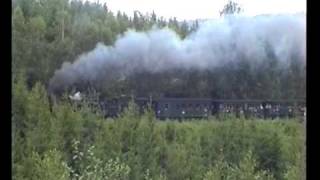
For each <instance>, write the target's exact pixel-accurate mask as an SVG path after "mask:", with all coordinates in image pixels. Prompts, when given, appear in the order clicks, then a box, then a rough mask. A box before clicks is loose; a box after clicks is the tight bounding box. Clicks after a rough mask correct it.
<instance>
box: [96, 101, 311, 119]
mask: <svg viewBox="0 0 320 180" xmlns="http://www.w3.org/2000/svg"><path fill="white" fill-rule="evenodd" d="M130 100H131V98H118V99H110V100H102V101H101V102H100V106H101V108H102V111H103V112H104V114H105V116H106V117H117V116H118V115H119V114H120V113H121V112H122V111H123V110H124V109H125V108H126V107H127V106H128V102H129V101H130ZM134 102H135V104H136V105H137V106H138V107H139V111H140V113H143V110H144V109H146V108H147V106H148V105H151V108H152V109H153V110H154V112H155V115H156V117H157V118H158V119H167V118H168V119H186V118H208V117H209V116H210V115H211V116H219V115H221V114H234V115H236V116H237V117H240V116H244V117H246V118H249V117H257V118H272V119H274V118H277V117H296V116H303V115H305V112H306V109H305V101H301V100H291V101H285V100H277V101H274V100H221V99H210V98H157V99H152V98H144V97H140V98H134Z"/></svg>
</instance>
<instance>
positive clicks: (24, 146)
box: [12, 77, 304, 180]
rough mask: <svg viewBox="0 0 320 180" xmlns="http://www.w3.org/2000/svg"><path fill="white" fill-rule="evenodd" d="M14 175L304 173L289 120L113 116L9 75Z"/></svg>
mask: <svg viewBox="0 0 320 180" xmlns="http://www.w3.org/2000/svg"><path fill="white" fill-rule="evenodd" d="M12 104H13V124H12V125H13V132H12V133H13V142H12V143H13V144H12V146H13V147H12V149H13V154H12V156H13V158H12V160H13V179H17V180H18V179H57V178H59V179H139V180H140V179H237V180H239V179H243V180H245V179H290V180H294V179H301V176H302V174H303V172H304V169H303V167H301V165H303V161H302V160H301V159H302V158H301V157H302V155H303V154H302V152H303V140H304V134H303V126H302V124H301V123H299V122H298V121H296V120H294V119H284V120H281V121H278V120H276V121H275V120H273V121H272V120H259V119H252V120H245V119H220V120H219V119H215V118H210V120H191V121H184V122H178V121H158V120H156V119H155V118H154V115H153V113H152V112H151V111H146V113H145V114H143V115H139V113H138V112H137V110H136V108H135V106H134V105H133V104H131V105H130V106H129V108H128V109H127V110H126V112H124V114H122V115H121V116H120V117H119V118H116V119H104V118H103V117H102V116H100V115H99V113H93V111H92V110H91V109H90V108H89V107H87V106H85V105H84V106H83V107H81V108H79V107H75V106H73V105H71V104H70V103H69V102H68V101H64V100H62V101H61V102H60V103H59V104H55V105H53V106H52V107H51V108H50V105H49V102H48V99H47V94H46V91H45V89H44V87H43V86H42V85H41V84H39V83H37V84H36V85H35V86H34V87H33V88H32V89H31V90H28V89H27V87H26V84H25V82H24V81H23V80H21V78H18V77H17V79H16V80H15V81H13V99H12Z"/></svg>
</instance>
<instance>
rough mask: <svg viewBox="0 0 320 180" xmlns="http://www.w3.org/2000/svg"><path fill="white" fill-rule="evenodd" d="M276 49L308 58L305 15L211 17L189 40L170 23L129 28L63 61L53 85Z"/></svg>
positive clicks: (260, 56) (196, 65)
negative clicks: (145, 28)
mask: <svg viewBox="0 0 320 180" xmlns="http://www.w3.org/2000/svg"><path fill="white" fill-rule="evenodd" d="M267 48H269V49H267ZM270 51H271V52H273V54H274V55H275V57H276V59H277V60H278V61H279V62H280V63H281V64H283V65H285V64H287V63H288V62H289V61H290V60H291V58H292V57H293V56H297V57H298V59H299V60H301V61H303V63H305V58H306V53H305V52H306V19H305V15H272V16H271V15H265V16H256V17H233V16H231V17H228V18H223V19H219V20H212V21H206V22H204V23H202V24H200V26H199V28H198V30H197V31H195V32H193V33H192V34H190V35H189V36H187V37H186V38H185V39H183V40H182V39H180V37H179V36H178V35H177V34H176V33H175V32H174V31H172V30H170V29H168V28H163V29H159V28H153V29H152V30H150V31H148V32H135V31H134V30H128V31H127V32H126V33H125V34H124V35H123V36H121V37H118V39H117V40H116V42H115V44H114V45H113V46H105V45H104V44H102V43H98V44H97V46H96V48H95V49H94V50H92V51H91V52H88V53H85V54H82V55H81V56H79V58H78V59H77V60H75V61H74V63H72V64H71V63H69V62H65V63H63V65H62V67H61V69H59V70H57V71H56V72H55V74H54V76H53V77H52V79H51V81H50V87H51V88H53V89H54V88H62V87H68V86H72V85H74V84H75V83H81V82H83V81H89V82H90V81H95V80H97V79H101V78H102V79H103V78H108V76H109V75H110V74H111V72H117V73H121V74H122V76H129V75H130V74H132V73H134V72H139V71H147V72H151V73H152V72H162V71H164V70H170V69H185V70H188V69H198V70H205V69H206V70H208V69H212V68H214V67H217V66H220V65H225V64H228V63H232V62H236V61H237V60H239V58H240V57H242V58H246V59H248V60H249V61H252V63H255V64H259V63H260V62H261V61H263V60H265V59H266V58H267V56H268V52H270Z"/></svg>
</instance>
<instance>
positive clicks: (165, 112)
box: [155, 98, 212, 119]
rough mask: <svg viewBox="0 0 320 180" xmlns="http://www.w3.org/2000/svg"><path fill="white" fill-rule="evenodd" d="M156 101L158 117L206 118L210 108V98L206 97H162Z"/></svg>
mask: <svg viewBox="0 0 320 180" xmlns="http://www.w3.org/2000/svg"><path fill="white" fill-rule="evenodd" d="M156 101H157V106H156V109H155V112H156V116H157V118H159V119H166V118H176V119H181V118H208V116H209V115H210V113H211V109H212V103H211V99H206V98H163V99H157V100H156Z"/></svg>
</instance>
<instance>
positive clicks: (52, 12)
mask: <svg viewBox="0 0 320 180" xmlns="http://www.w3.org/2000/svg"><path fill="white" fill-rule="evenodd" d="M227 9H228V8H227ZM229 9H230V8H229ZM231 9H232V8H231ZM226 12H228V11H226ZM228 13H229V12H228ZM279 19H280V18H279ZM267 20H268V19H267ZM279 21H280V23H281V22H282V21H281V20H279ZM290 21H292V20H290V19H289V20H288V22H290ZM200 24H201V22H199V21H197V20H196V21H193V22H187V21H183V22H178V21H177V19H176V18H172V19H168V20H166V19H164V18H163V17H161V16H160V17H159V15H156V14H155V13H154V12H153V13H151V14H141V13H139V11H135V12H134V16H133V17H129V16H128V15H126V14H125V13H122V12H112V11H110V10H109V9H108V6H107V4H104V5H102V4H98V3H90V2H82V1H71V2H68V1H65V0H42V1H35V0H15V1H13V15H12V27H13V28H12V31H13V32H12V34H13V35H12V48H13V49H12V53H13V54H12V67H13V70H12V71H13V75H14V76H15V75H16V74H20V73H23V74H24V76H25V77H26V80H27V83H28V87H32V86H33V85H34V84H35V83H36V82H41V83H42V84H43V85H44V86H46V87H47V88H49V86H50V82H51V81H54V80H56V79H57V78H56V79H54V78H55V76H54V75H55V74H56V71H57V70H59V69H60V68H61V70H63V65H64V64H67V63H74V62H75V61H77V58H79V56H81V55H83V54H85V53H88V52H90V51H92V50H93V49H94V48H95V47H96V45H97V43H103V44H104V46H112V45H114V43H117V42H116V40H117V39H119V38H120V40H119V41H121V37H123V36H125V35H126V33H127V31H128V30H130V29H133V30H134V31H136V32H147V31H149V30H151V29H152V27H154V26H156V27H158V28H164V27H167V28H169V29H170V30H172V31H174V32H175V33H176V34H177V36H178V37H177V38H174V39H173V40H175V41H178V43H180V41H183V40H185V41H186V42H187V41H188V40H189V39H192V37H190V38H189V37H188V36H189V35H190V36H192V33H195V32H196V31H197V29H198V28H199V26H200ZM250 24H252V23H250V22H249V23H248V24H244V25H243V26H250ZM236 25H237V24H236ZM236 25H235V26H236ZM240 25H242V24H240ZM258 25H259V24H258ZM262 25H263V24H262ZM267 25H268V24H267ZM271 25H272V24H271ZM292 25H294V24H288V25H287V26H288V27H291V26H292ZM274 26H275V27H274V28H279V29H276V31H281V29H284V28H286V26H285V25H283V26H284V27H280V26H278V25H277V24H275V25H274ZM250 28H255V27H248V28H247V29H245V28H243V29H244V30H243V31H244V32H243V33H245V32H246V31H248V29H250ZM297 28H300V27H299V26H297ZM237 30H238V29H235V30H234V31H235V33H234V34H230V35H228V36H227V37H226V38H228V39H226V40H223V41H222V42H217V43H220V44H222V45H221V46H220V47H217V48H216V49H214V50H215V51H221V52H224V55H229V54H230V56H231V55H232V53H234V52H233V51H235V50H234V49H235V48H233V47H231V45H230V47H225V46H229V44H227V43H228V42H229V41H230V39H236V36H237V35H238V36H239V38H240V39H239V41H240V40H241V37H240V34H239V33H237ZM240 30H241V29H240ZM293 30H294V29H291V31H293ZM270 31H275V30H273V29H271V30H270ZM304 31H305V29H304ZM259 32H260V30H258V31H257V32H253V33H254V34H258V33H259ZM282 33H283V34H284V35H285V34H288V33H290V29H289V31H284V30H283V32H282ZM294 33H295V32H294ZM299 33H300V32H299ZM127 34H128V33H127ZM129 34H130V33H129ZM198 34H200V33H198ZM220 34H221V33H220ZM273 34H274V33H273ZM283 34H280V35H283ZM138 35H144V34H138ZM148 35H149V36H152V32H151V33H149V34H148ZM209 35H210V36H211V34H209ZM213 35H215V34H213ZM271 35H272V33H271ZM297 35H298V36H300V34H292V36H297ZM128 36H129V35H128ZM154 36H156V37H158V35H154ZM174 36H175V35H174ZM229 36H230V37H229ZM234 36H235V37H234ZM255 36H258V35H255ZM274 36H276V34H274ZM128 38H130V37H128ZM128 38H127V39H128ZM205 38H207V37H205ZM242 38H243V37H242ZM244 38H251V36H248V37H244ZM254 38H255V37H254ZM257 38H260V37H257ZM262 38H263V37H262ZM271 38H272V37H270V38H269V37H266V38H265V39H264V41H269V39H271ZM287 38H292V37H290V36H289V37H287ZM304 38H305V37H304ZM122 39H125V38H122ZM198 39H199V38H198ZM169 40H170V39H169ZM213 40H215V39H213ZM289 40H290V39H289ZM293 40H294V41H293ZM293 40H292V41H290V42H292V43H293V45H291V46H292V48H293V50H291V51H290V52H289V54H288V56H290V57H287V59H289V60H287V61H285V62H284V63H282V62H283V61H284V60H283V59H284V58H283V57H278V56H276V51H278V50H277V49H274V47H272V46H273V44H272V42H269V43H265V45H264V46H263V47H261V48H264V51H265V52H264V53H265V55H264V56H262V57H254V56H252V55H251V54H250V53H251V52H248V53H247V54H246V53H244V52H243V51H244V50H243V51H240V52H239V53H238V52H236V53H237V54H235V55H236V58H235V60H229V59H231V58H228V57H226V58H222V59H221V60H220V61H221V62H219V63H218V64H221V65H219V66H212V67H210V68H207V69H199V68H193V67H190V68H189V67H188V68H187V70H186V69H180V68H179V67H180V66H174V65H171V66H172V68H171V69H170V68H167V67H165V68H163V69H164V70H161V71H155V72H150V71H147V70H140V71H136V70H133V71H134V72H133V73H130V74H129V75H128V74H124V75H123V74H120V75H118V76H115V75H114V76H112V75H111V72H112V70H114V71H116V70H117V68H114V67H113V66H111V68H110V69H106V70H104V71H108V72H110V73H109V74H108V73H107V74H106V73H105V72H103V73H100V74H97V76H99V78H94V79H84V78H82V79H80V80H79V82H80V83H77V82H74V83H73V84H72V85H70V86H69V87H66V88H62V84H61V83H56V84H57V85H56V84H55V85H56V86H58V88H56V89H58V90H57V91H55V92H56V94H63V93H64V92H66V90H67V91H75V90H80V91H82V92H85V91H87V90H88V89H95V90H96V91H98V92H100V93H101V95H102V96H104V97H118V96H120V95H128V96H129V95H132V94H133V95H135V96H143V97H144V96H150V95H152V96H154V97H163V96H167V97H210V98H217V99H305V97H306V88H305V87H306V63H305V57H301V55H300V54H299V47H297V46H300V44H301V42H298V41H299V39H293ZM302 40H303V39H302ZM123 41H125V40H123ZM279 41H280V40H279ZM283 41H284V43H285V41H288V39H284V40H283ZM242 42H244V41H242V40H241V41H240V43H239V44H235V45H236V46H238V47H237V48H241V47H243V46H246V45H245V44H242ZM129 43H130V42H129ZM155 43H157V42H155ZM159 43H161V42H159ZM172 43H175V42H172ZM183 43H184V42H181V44H182V45H183ZM223 43H225V44H227V45H224V44H223ZM235 43H237V42H235ZM258 43H260V42H257V44H258ZM261 43H263V42H261ZM270 43H271V44H270ZM279 43H280V42H275V43H274V44H279ZM118 44H121V43H120V42H119V43H118ZM285 44H287V43H285ZM116 45H117V44H116ZM129 45H130V44H129ZM129 45H128V46H129ZM169 45H170V44H169ZM182 45H181V46H182ZM200 45H201V46H208V44H204V45H202V44H200ZM209 45H210V44H209ZM252 45H253V46H255V44H252ZM119 46H120V45H119ZM133 46H135V45H133ZM190 46H191V48H194V47H195V46H196V43H193V44H191V45H190ZM253 46H251V45H250V47H249V49H248V50H247V51H251V50H252V49H254V48H253ZM270 46H271V47H270ZM169 47H170V46H169ZM150 48H153V47H150ZM154 48H156V47H154ZM160 48H161V47H160ZM160 48H158V49H160ZM165 48H167V47H165ZM225 48H228V49H225ZM237 48H236V49H237ZM280 48H281V47H279V49H280ZM290 48H291V47H290ZM96 49H97V48H96ZM129 49H130V48H129ZM129 49H128V48H126V49H125V50H126V51H128V52H122V51H121V53H122V54H125V53H130V52H129ZM162 49H163V48H162ZM206 49H209V50H210V47H208V48H206ZM206 49H205V50H206ZM98 50H99V49H98ZM98 50H94V51H93V52H92V53H93V54H94V53H99V52H97V51H98ZM139 50H140V49H137V51H139ZM240 50H242V49H240ZM288 50H290V49H289V48H287V49H286V50H285V51H288ZM256 51H257V52H259V51H260V49H257V50H256ZM103 52H104V51H103ZM168 53H169V52H167V51H164V53H162V51H160V50H159V53H158V54H151V55H148V56H147V57H146V58H149V59H152V57H153V56H161V57H159V58H160V59H161V58H163V57H167V56H170V55H167V54H168ZM174 53H175V54H176V52H174ZM195 53H197V52H195ZM208 53H209V52H208ZM208 53H206V52H205V51H204V52H203V55H202V56H200V57H195V58H194V59H191V60H192V61H195V62H197V61H199V64H201V63H200V60H199V58H200V59H201V58H203V59H205V57H204V56H205V55H206V54H208ZM131 54H132V53H131ZM131 54H129V55H131ZM159 54H160V55H159ZM216 54H218V53H216ZM129 55H128V56H129ZM139 55H140V54H139ZM135 56H137V55H135ZM172 56H175V55H172ZM124 58H125V57H123V58H122V59H124ZM134 58H135V57H134ZM134 58H133V59H132V58H131V59H129V60H130V61H131V62H132V63H134V62H135V61H138V62H139V61H140V59H139V60H135V59H134ZM137 58H138V57H137ZM80 59H81V58H80ZM122 59H119V60H118V61H120V60H122ZM141 59H143V58H141ZM168 59H169V60H171V59H170V57H168ZM212 59H213V58H211V57H209V60H203V61H211V60H212ZM90 60H91V59H90ZM169 60H168V61H169ZM141 61H142V60H141ZM144 61H145V60H144ZM144 61H142V62H144ZM172 61H173V60H172ZM223 61H225V62H229V61H231V62H230V63H222V62H223ZM259 61H262V63H255V62H259ZM142 62H139V63H138V65H141V63H142ZM151 62H154V63H152V64H151V65H148V64H147V65H146V66H151V67H152V66H156V64H157V63H159V64H161V63H160V62H159V61H158V60H154V61H151ZM164 62H166V61H164ZM129 64H130V63H129ZM283 64H285V65H283ZM35 65H36V66H35ZM125 65H126V66H128V65H127V64H125ZM86 66H89V65H86ZM90 66H91V65H90ZM168 66H170V65H168ZM83 68H85V67H83ZM124 68H126V69H127V68H128V67H124ZM124 68H123V69H124ZM129 68H130V66H129ZM123 69H120V70H119V71H118V72H117V73H120V72H121V73H122V72H124V71H125V70H123ZM136 69H137V68H136ZM97 71H99V70H98V69H94V70H92V71H90V73H88V72H79V74H80V75H81V74H86V76H88V74H93V73H94V72H97ZM100 71H101V70H100ZM100 71H99V72H100ZM67 73H68V72H67ZM69 74H70V73H69ZM69 74H68V75H66V76H70V75H69ZM115 74H116V73H115ZM80 75H78V76H80ZM66 76H63V77H62V79H68V78H66ZM101 77H102V78H101ZM72 78H75V77H72ZM77 78H78V77H77ZM69 81H70V80H69ZM191 87H192V88H191ZM52 89H54V88H52Z"/></svg>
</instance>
